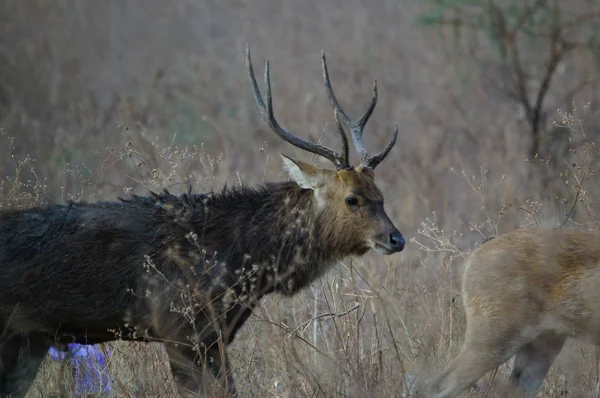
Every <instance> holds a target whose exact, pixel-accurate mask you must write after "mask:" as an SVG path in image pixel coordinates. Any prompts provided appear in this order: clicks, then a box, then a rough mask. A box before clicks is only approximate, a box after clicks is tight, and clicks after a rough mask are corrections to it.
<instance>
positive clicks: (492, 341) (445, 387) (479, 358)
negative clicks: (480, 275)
mask: <svg viewBox="0 0 600 398" xmlns="http://www.w3.org/2000/svg"><path fill="white" fill-rule="evenodd" d="M488 320H489V319H488V318H480V319H476V320H473V321H471V322H469V321H467V333H466V336H465V341H464V342H463V345H462V348H461V351H460V353H459V354H458V356H457V357H456V358H455V359H454V361H453V362H452V363H451V364H450V365H449V366H448V367H447V368H446V370H444V372H443V373H441V374H440V375H439V376H438V377H436V378H435V379H434V380H433V382H432V383H431V384H430V386H429V388H428V394H427V395H426V396H427V397H435V398H451V397H456V396H458V395H459V394H460V393H461V392H463V391H464V390H466V389H467V388H469V387H470V386H473V385H475V383H476V382H477V380H479V379H480V378H481V377H482V376H483V375H485V374H486V373H488V372H489V371H491V370H493V369H494V368H496V367H498V366H500V365H501V364H503V363H504V362H506V361H507V360H508V359H509V358H510V357H511V356H512V355H513V354H514V353H515V352H516V351H517V350H518V349H519V348H520V347H521V346H522V345H523V344H524V343H525V342H526V341H524V340H523V338H522V337H521V336H520V335H519V333H518V330H515V329H512V328H511V327H510V326H509V325H503V326H504V328H502V329H499V328H498V325H497V324H496V325H494V324H493V322H488ZM477 321H480V322H477Z"/></svg>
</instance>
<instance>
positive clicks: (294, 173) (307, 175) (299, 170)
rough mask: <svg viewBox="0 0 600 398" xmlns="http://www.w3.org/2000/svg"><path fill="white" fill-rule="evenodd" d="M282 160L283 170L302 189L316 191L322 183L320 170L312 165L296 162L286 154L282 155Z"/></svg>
mask: <svg viewBox="0 0 600 398" xmlns="http://www.w3.org/2000/svg"><path fill="white" fill-rule="evenodd" d="M281 158H282V159H283V168H284V169H285V170H286V171H287V172H288V174H289V175H290V178H291V179H292V180H294V181H295V182H296V184H298V185H299V186H300V188H304V189H312V190H315V189H316V188H317V187H318V185H319V182H320V179H319V169H317V168H316V167H315V166H313V165H311V164H308V163H305V162H301V161H299V160H294V159H292V158H290V157H287V156H286V155H284V154H281Z"/></svg>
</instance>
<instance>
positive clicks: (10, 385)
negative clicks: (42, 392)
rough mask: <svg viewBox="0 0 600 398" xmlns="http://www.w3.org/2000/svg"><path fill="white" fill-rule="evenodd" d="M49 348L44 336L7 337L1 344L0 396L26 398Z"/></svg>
mask: <svg viewBox="0 0 600 398" xmlns="http://www.w3.org/2000/svg"><path fill="white" fill-rule="evenodd" d="M49 348H50V344H49V341H48V340H47V339H45V338H44V337H42V336H38V335H28V336H24V335H22V336H12V337H6V336H5V337H4V338H3V341H2V342H1V343H0V396H2V397H4V396H8V397H12V398H20V397H25V395H26V394H27V391H28V390H29V388H30V387H31V384H32V383H33V381H34V380H35V377H36V375H37V372H38V370H39V368H40V365H41V363H42V361H43V360H44V358H45V357H46V355H47V354H48V349H49Z"/></svg>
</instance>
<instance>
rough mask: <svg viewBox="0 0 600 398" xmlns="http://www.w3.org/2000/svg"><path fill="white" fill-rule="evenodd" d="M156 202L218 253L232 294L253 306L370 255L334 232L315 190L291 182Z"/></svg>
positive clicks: (165, 195)
mask: <svg viewBox="0 0 600 398" xmlns="http://www.w3.org/2000/svg"><path fill="white" fill-rule="evenodd" d="M137 198H138V199H139V197H137ZM152 199H153V200H154V205H158V206H160V207H161V208H163V209H165V210H166V211H167V213H168V214H169V215H171V216H172V217H173V218H174V219H175V220H177V222H179V223H181V224H184V225H185V226H186V227H187V228H189V230H191V231H193V233H194V234H195V236H194V239H195V240H196V241H197V242H198V246H199V247H201V248H202V249H203V250H204V251H206V253H207V254H208V255H212V254H213V253H214V259H215V260H214V263H215V264H217V263H218V264H219V265H220V266H221V267H224V268H225V269H223V270H222V272H221V273H220V275H221V276H223V277H225V278H229V279H230V280H227V281H224V282H225V285H226V286H227V287H228V288H229V287H231V286H233V285H237V286H240V289H241V290H242V291H245V292H247V293H251V295H252V296H253V297H254V299H259V298H260V297H262V296H263V295H264V294H267V293H269V292H272V291H278V292H281V293H283V294H286V295H292V294H294V293H296V292H297V291H298V290H300V289H302V288H303V287H305V286H307V285H308V284H310V283H311V282H312V281H314V280H315V279H316V278H318V277H319V276H320V275H321V274H322V273H323V272H325V271H326V270H327V269H328V268H329V267H330V266H332V265H333V264H334V263H335V262H336V261H338V260H340V259H342V258H343V257H344V256H345V255H348V254H358V255H360V254H363V253H364V251H365V249H364V248H362V247H359V246H354V245H353V243H352V242H351V240H349V238H348V237H346V236H344V235H348V234H343V233H339V232H336V231H339V230H338V229H337V228H336V227H337V226H336V225H335V220H336V217H335V216H334V214H331V209H328V208H327V207H324V208H318V207H317V203H316V199H315V197H314V193H313V191H311V190H308V189H302V188H300V187H299V186H298V185H297V184H296V183H294V182H284V183H267V184H264V185H262V186H259V187H256V188H248V187H242V188H235V189H231V190H227V189H225V190H223V192H221V193H210V194H198V195H186V194H185V195H182V196H174V195H171V194H169V193H168V192H166V191H165V192H164V193H161V194H154V195H153V196H152ZM134 200H135V199H134ZM233 275H235V278H236V279H237V280H231V278H232V276H233ZM242 279H243V280H244V281H245V282H241V280H242ZM240 289H235V290H236V291H237V290H240ZM236 293H237V294H242V293H241V292H240V291H237V292H236Z"/></svg>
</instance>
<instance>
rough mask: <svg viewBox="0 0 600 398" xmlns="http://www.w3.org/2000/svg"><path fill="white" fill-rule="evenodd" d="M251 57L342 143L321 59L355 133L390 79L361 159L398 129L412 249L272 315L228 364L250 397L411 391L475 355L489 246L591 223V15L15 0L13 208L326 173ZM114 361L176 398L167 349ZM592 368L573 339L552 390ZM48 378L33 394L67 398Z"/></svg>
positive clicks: (385, 173) (2, 23) (592, 374)
mask: <svg viewBox="0 0 600 398" xmlns="http://www.w3.org/2000/svg"><path fill="white" fill-rule="evenodd" d="M246 42H248V43H249V44H250V47H251V50H252V55H253V61H254V66H255V70H256V74H257V76H262V67H263V63H264V61H265V60H266V59H267V58H268V59H269V61H270V62H271V80H272V83H273V95H274V107H275V114H276V116H277V118H278V120H279V121H280V123H281V124H282V125H283V126H284V127H285V128H287V129H289V131H291V132H293V133H294V134H296V135H298V136H300V137H302V138H305V139H311V140H314V141H317V140H321V141H322V143H324V144H325V145H328V146H332V147H335V148H339V140H338V137H337V135H336V134H337V133H336V132H335V130H334V129H332V128H331V123H332V122H333V121H334V119H333V111H332V109H331V107H330V105H329V103H328V100H327V95H326V92H325V89H324V86H323V83H322V76H321V60H320V51H321V49H324V50H325V52H326V54H327V60H328V66H329V71H330V74H331V79H332V84H333V87H334V90H335V92H336V94H337V97H338V98H339V100H340V102H341V104H342V106H343V107H344V109H345V110H346V112H348V113H349V114H350V116H351V117H358V116H359V115H360V114H361V113H362V112H363V111H364V109H365V108H366V106H367V104H368V102H369V100H370V96H371V88H372V84H373V80H375V79H377V83H378V88H379V102H378V105H377V107H376V109H375V113H374V115H373V117H372V118H371V121H370V122H369V125H368V127H367V130H368V131H367V132H366V136H365V145H366V146H367V148H368V149H369V150H370V151H373V152H375V151H379V150H380V149H381V148H382V147H383V146H384V145H385V143H386V142H387V140H389V138H390V136H391V134H392V132H393V126H394V123H398V125H399V130H400V135H399V140H398V143H397V145H396V147H395V148H394V150H393V151H392V152H391V153H390V155H389V157H388V158H387V159H386V160H385V161H384V162H383V163H382V164H381V165H380V166H379V167H378V169H377V181H378V184H379V186H380V188H381V189H382V190H383V192H384V195H385V198H386V208H387V212H388V214H389V215H390V217H391V218H392V219H393V220H394V222H395V224H396V225H397V226H398V227H399V229H400V230H401V231H402V233H403V234H404V235H405V236H406V237H407V238H409V239H410V242H409V244H408V245H407V249H406V250H405V251H404V252H402V253H401V254H399V255H396V256H394V257H393V258H391V259H389V258H385V259H384V258H382V257H381V256H378V255H377V254H369V255H367V256H366V257H365V258H363V259H362V260H357V261H352V262H349V263H347V264H340V265H339V266H337V267H336V269H335V270H333V271H331V272H330V273H329V274H328V275H327V276H326V277H325V278H323V279H322V280H321V281H319V282H317V283H315V284H314V286H312V287H311V288H310V289H307V290H306V291H305V292H302V293H301V294H300V295H299V296H297V297H295V298H293V299H283V298H281V297H270V298H268V299H266V300H265V301H264V303H263V306H262V308H260V309H259V310H257V311H256V313H255V315H254V317H253V318H252V319H251V321H250V322H249V323H248V324H247V325H246V326H245V327H244V332H243V333H242V335H240V337H239V338H238V340H237V341H236V342H235V344H234V346H233V347H232V356H233V362H234V366H235V372H236V374H235V377H236V379H237V380H238V384H239V387H240V390H241V391H242V392H243V393H244V394H245V395H246V396H319V397H320V396H356V397H359V396H361V397H364V396H382V397H384V396H385V397H389V396H401V394H402V393H406V392H407V391H408V389H409V386H408V385H407V381H410V380H412V379H411V377H412V376H417V377H425V378H426V377H429V376H431V375H432V374H434V373H435V372H437V371H439V370H440V369H441V368H442V367H443V366H444V365H445V364H447V363H448V361H450V359H451V358H453V356H454V355H455V354H456V352H457V350H458V348H459V347H460V342H461V341H462V332H463V331H464V317H463V314H462V304H461V302H460V297H459V295H458V292H459V290H458V286H459V285H458V280H459V277H460V273H461V264H462V260H463V259H464V257H465V255H466V254H467V253H468V252H469V251H470V250H471V249H472V248H473V247H475V246H477V245H478V244H480V242H481V241H482V240H483V239H484V238H486V237H489V236H494V235H497V234H498V233H501V232H505V231H509V230H513V229H515V228H519V227H522V226H532V225H544V226H556V225H565V226H568V227H595V226H596V224H597V223H598V214H597V207H596V199H595V198H597V195H598V194H600V185H599V184H598V179H597V176H596V168H597V162H598V156H597V155H598V150H597V147H596V145H595V144H594V142H595V140H597V139H598V136H599V134H600V128H599V124H598V121H599V117H600V113H599V107H598V106H599V104H598V99H599V96H600V91H599V90H598V87H599V84H600V80H599V77H600V2H598V1H597V0H481V1H477V0H371V1H368V2H367V1H358V0H346V1H302V2H301V1H292V0H281V1H277V2H275V1H266V0H254V1H247V0H241V1H236V2H233V1H213V0H194V1H192V0H174V1H169V2H166V1H157V0H128V1H117V0H105V1H102V2H98V1H96V2H92V1H77V0H53V1H49V0H29V1H26V2H25V1H18V0H2V1H0V128H1V129H2V130H1V136H0V179H1V182H0V208H2V207H22V206H30V205H33V204H41V203H63V202H65V201H66V200H70V199H72V200H99V199H102V200H106V199H115V198H116V197H117V196H123V195H125V194H126V193H128V192H135V193H138V194H145V193H147V192H148V190H157V189H161V188H163V187H166V188H169V189H170V190H171V191H174V192H183V191H185V190H187V184H192V187H193V190H194V191H195V192H202V191H208V190H211V189H217V188H220V187H221V186H223V185H224V184H227V185H235V184H240V183H244V184H257V183H260V182H262V181H264V180H283V179H285V178H287V177H286V176H285V174H284V172H283V171H282V170H281V167H280V157H279V153H282V152H283V153H286V154H288V155H293V156H295V157H297V158H300V159H304V160H310V161H312V162H314V163H315V164H319V165H322V166H327V167H328V164H327V163H326V161H323V160H321V159H318V158H312V157H309V156H308V155H307V154H306V153H302V152H301V151H299V150H298V149H296V148H293V147H291V146H290V145H289V144H286V143H284V142H283V141H281V140H280V139H278V138H277V137H276V136H275V134H274V133H272V132H271V131H270V130H269V129H268V126H266V124H265V123H264V122H263V121H262V119H261V117H260V114H259V112H258V110H257V108H256V105H255V104H254V100H253V98H252V94H251V89H250V85H249V83H248V77H247V69H246V66H245V60H244V51H245V46H246ZM353 156H355V154H353ZM354 159H356V157H354ZM355 162H356V160H355ZM356 304H359V307H358V308H359V309H358V310H353V311H351V312H349V313H347V314H345V315H343V316H339V317H335V316H333V315H331V314H338V313H344V311H347V310H348V309H352V308H354V306H355V305H356ZM322 314H330V315H331V316H323V317H321V316H319V315H322ZM113 345H114V347H115V350H112V351H111V352H112V358H113V359H112V360H109V361H108V365H106V366H104V365H103V368H102V369H101V370H102V372H107V373H108V374H110V376H111V378H112V380H113V393H114V394H116V395H117V396H172V395H174V392H173V390H172V386H171V384H170V383H171V382H170V374H169V372H168V368H167V367H166V366H165V363H164V361H165V357H164V354H163V353H162V351H161V348H160V346H154V345H152V346H151V348H148V347H145V346H143V347H142V346H140V345H135V344H124V343H115V344H113ZM599 360H600V356H599V352H598V351H597V350H596V349H595V348H593V347H588V346H584V345H581V344H579V343H572V344H571V345H570V346H569V347H567V348H565V350H564V352H563V353H562V354H561V357H560V358H559V361H558V362H557V364H556V365H555V366H554V367H553V368H552V370H551V374H550V375H549V377H548V379H547V380H546V382H545V384H544V389H543V394H544V396H557V397H558V396H564V395H565V394H567V395H569V396H581V395H584V396H588V394H589V393H590V392H591V391H593V390H594V388H596V385H597V383H598V362H599ZM149 363H151V364H152V365H151V366H150V365H148V364H149ZM140 364H144V366H140ZM505 366H506V365H505ZM54 367H55V364H52V363H50V362H48V363H47V364H46V365H45V367H44V372H42V374H40V376H39V377H38V384H37V387H36V391H35V392H32V394H34V395H33V396H38V395H35V394H38V393H39V394H41V395H40V396H46V395H52V394H54V393H57V392H56V391H63V392H64V391H68V390H65V388H66V389H68V388H70V387H69V386H68V385H66V384H65V383H67V382H63V381H61V380H62V379H61V378H60V377H59V376H57V373H56V372H57V371H58V370H57V369H54ZM501 369H504V367H503V368H501ZM404 374H408V375H409V376H410V377H409V376H407V377H399V376H400V375H404ZM498 374H499V375H498V376H497V377H496V378H493V377H491V376H489V377H487V378H486V379H485V381H484V383H488V385H489V391H490V394H491V396H494V394H495V391H501V386H502V385H503V383H504V379H505V377H504V375H505V374H506V372H505V371H504V370H502V371H501V372H499V373H498ZM115 391H116V392H115ZM140 394H141V395H140ZM497 394H499V395H498V396H502V394H501V393H497ZM30 395H31V394H30Z"/></svg>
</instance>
